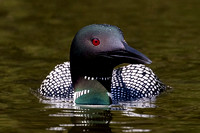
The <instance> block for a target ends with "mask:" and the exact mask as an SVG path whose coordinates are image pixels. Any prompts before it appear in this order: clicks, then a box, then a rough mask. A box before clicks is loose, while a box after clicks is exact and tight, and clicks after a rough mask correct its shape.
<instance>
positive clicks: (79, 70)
mask: <svg viewBox="0 0 200 133" xmlns="http://www.w3.org/2000/svg"><path fill="white" fill-rule="evenodd" d="M121 63H131V64H150V63H151V60H150V59H148V58H147V57H146V56H145V55H144V54H142V53H140V52H139V51H137V50H135V49H133V48H132V47H130V46H128V44H127V43H126V41H125V40H124V36H123V33H122V31H121V30H120V29H119V28H118V27H116V26H112V25H107V24H93V25H89V26H85V27H83V28H82V29H80V30H79V31H78V32H77V34H76V35H75V37H74V39H73V41H72V44H71V49H70V69H71V76H72V84H73V87H74V89H75V94H77V96H75V102H76V103H79V104H110V103H111V101H110V98H109V96H110V91H111V88H110V87H111V77H112V71H113V68H114V67H115V66H117V65H119V64H121ZM101 94H102V95H101Z"/></svg>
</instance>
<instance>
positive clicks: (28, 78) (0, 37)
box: [0, 0, 200, 133]
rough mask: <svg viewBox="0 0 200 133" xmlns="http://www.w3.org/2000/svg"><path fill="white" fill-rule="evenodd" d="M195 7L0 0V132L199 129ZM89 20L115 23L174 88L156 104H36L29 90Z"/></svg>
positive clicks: (182, 0)
mask: <svg viewBox="0 0 200 133" xmlns="http://www.w3.org/2000/svg"><path fill="white" fill-rule="evenodd" d="M113 3H114V4H113ZM199 6H200V0H165V1H161V0H117V1H116V0H109V1H108V0H107V1H105V0H95V1H91V0H90V1H89V0H84V1H69V0H59V1H56V0H48V1H47V0H37V1H36V0H0V132H2V133H4V132H19V133H23V132H25V133H29V132H30V133H31V132H36V133H37V132H38V133H40V132H42V133H49V132H57V130H61V131H60V132H69V131H72V132H76V130H77V132H92V131H95V132H98V131H99V132H101V131H102V130H103V129H104V128H105V130H103V131H102V132H104V131H108V132H110V130H111V131H112V132H115V133H120V132H153V133H160V132H165V133H167V132H170V133H171V132H191V133H192V132H195V133H198V132H199V131H200V126H199V120H200V119H199V118H200V102H199V101H200V97H199V96H200V82H199V77H200V72H199V66H200V60H199V55H200V47H199V46H200V45H199V44H200V37H199V35H200V30H199V29H200V17H199V16H200V7H199ZM92 23H108V24H112V25H117V26H118V27H120V28H121V29H122V31H123V32H124V34H125V39H126V41H127V42H128V43H129V45H131V46H132V47H134V48H135V49H137V50H139V51H141V52H143V53H145V55H147V56H148V57H149V58H150V59H151V60H152V61H153V63H152V64H151V65H150V66H149V67H150V68H152V70H153V71H154V72H155V73H156V74H157V75H158V76H159V78H160V79H161V80H162V81H163V82H164V83H165V84H167V85H170V86H172V87H173V88H174V89H173V91H172V92H170V94H167V95H165V94H164V95H162V96H160V97H159V98H158V99H157V100H156V102H155V103H154V101H153V102H152V103H151V102H150V104H149V103H148V102H146V103H142V102H141V103H120V104H118V105H112V106H109V107H104V108H102V107H101V108H96V109H94V108H91V107H80V106H74V105H73V103H72V102H71V101H52V100H43V101H41V102H38V99H37V98H35V97H34V96H33V95H32V94H30V91H29V88H35V89H36V88H38V87H39V85H40V84H41V82H42V81H43V79H44V78H45V77H46V75H47V74H48V73H49V72H50V71H51V70H52V69H53V68H54V66H55V65H56V64H59V63H62V62H65V61H68V60H69V57H68V55H69V50H70V44H71V41H72V38H73V37H74V34H75V33H76V32H77V31H78V30H79V29H80V28H81V27H83V26H85V25H88V24H92ZM42 103H44V104H42ZM104 126H105V127H104ZM108 126H109V127H108ZM94 128H96V129H97V130H95V129H94ZM49 130H51V131H49ZM88 130H90V131H88Z"/></svg>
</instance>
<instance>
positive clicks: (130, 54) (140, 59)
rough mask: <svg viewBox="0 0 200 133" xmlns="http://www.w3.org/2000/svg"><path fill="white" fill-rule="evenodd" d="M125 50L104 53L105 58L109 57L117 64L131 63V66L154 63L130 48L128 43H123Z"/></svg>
mask: <svg viewBox="0 0 200 133" xmlns="http://www.w3.org/2000/svg"><path fill="white" fill-rule="evenodd" d="M123 45H124V48H123V49H118V50H114V51H109V52H106V53H102V54H103V56H104V57H107V58H109V59H111V60H113V61H114V62H117V64H121V63H131V64H151V63H152V61H151V60H150V59H149V58H148V57H146V56H145V55H144V54H142V53H141V52H139V51H137V50H135V49H134V48H132V47H130V46H128V44H127V43H126V42H123Z"/></svg>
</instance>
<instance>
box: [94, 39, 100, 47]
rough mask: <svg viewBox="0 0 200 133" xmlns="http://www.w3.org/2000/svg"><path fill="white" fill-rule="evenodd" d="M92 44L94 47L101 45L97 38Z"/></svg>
mask: <svg viewBox="0 0 200 133" xmlns="http://www.w3.org/2000/svg"><path fill="white" fill-rule="evenodd" d="M92 44H93V45H94V46H97V45H99V44H100V41H99V39H97V38H94V39H92Z"/></svg>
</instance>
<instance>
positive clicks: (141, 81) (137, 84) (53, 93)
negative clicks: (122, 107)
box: [39, 62, 166, 101]
mask: <svg viewBox="0 0 200 133" xmlns="http://www.w3.org/2000/svg"><path fill="white" fill-rule="evenodd" d="M84 78H85V79H88V80H94V79H97V77H88V76H85V77H84ZM108 78H109V77H104V78H103V77H101V79H102V80H106V79H108ZM165 89H166V86H165V85H164V84H162V83H161V82H160V80H159V79H158V77H157V76H156V75H155V74H154V73H153V71H152V70H151V69H150V68H148V67H146V66H145V65H141V64H130V65H128V66H124V67H120V68H118V69H115V70H113V74H112V83H111V95H112V101H129V100H137V99H140V98H152V97H155V96H157V95H159V93H161V92H162V91H163V90H165ZM39 93H40V94H41V95H42V96H44V97H54V98H73V96H74V90H73V87H72V81H71V73H70V64H69V62H64V63H63V64H60V65H57V66H56V67H55V69H54V70H53V71H51V72H50V74H49V75H48V76H47V77H46V79H45V80H44V81H43V82H42V84H41V86H40V88H39ZM82 93H83V94H85V93H88V92H87V90H85V91H83V92H82ZM78 95H79V94H78ZM80 95H81V94H80ZM76 97H77V96H76Z"/></svg>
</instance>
